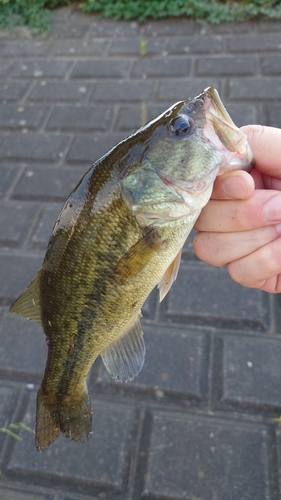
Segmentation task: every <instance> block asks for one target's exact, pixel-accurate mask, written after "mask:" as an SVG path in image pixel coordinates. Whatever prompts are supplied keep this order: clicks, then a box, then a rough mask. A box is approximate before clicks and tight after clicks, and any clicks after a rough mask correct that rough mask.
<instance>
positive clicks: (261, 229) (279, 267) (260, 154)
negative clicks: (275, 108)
mask: <svg viewBox="0 0 281 500" xmlns="http://www.w3.org/2000/svg"><path fill="white" fill-rule="evenodd" d="M242 129H243V131H244V132H245V133H246V135H247V137H248V142H249V144H250V147H251V149H252V151H253V154H254V158H255V166H254V169H253V170H252V172H251V174H248V173H247V172H244V171H242V170H239V171H238V170H237V171H235V172H229V173H226V174H224V175H222V176H220V177H217V179H216V181H215V184H214V189H213V193H212V197H211V200H210V201H209V203H208V204H207V205H206V207H205V208H204V209H203V210H202V213H201V215H200V217H199V219H198V221H197V223H196V225H195V229H197V230H198V231H199V232H198V234H197V235H196V236H195V239H194V251H195V254H196V255H197V257H199V259H201V260H203V261H205V262H207V263H209V264H212V265H214V266H223V265H227V269H228V272H229V274H230V276H231V277H232V279H233V280H234V281H237V282H238V283H240V284H241V285H244V286H247V287H251V288H259V289H260V290H264V291H266V292H271V293H277V292H281V238H280V236H281V192H280V191H281V129H277V128H272V127H262V126H260V125H248V126H246V127H243V128H242Z"/></svg>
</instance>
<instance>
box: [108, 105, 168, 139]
mask: <svg viewBox="0 0 281 500" xmlns="http://www.w3.org/2000/svg"><path fill="white" fill-rule="evenodd" d="M167 108H168V104H167V106H165V104H147V103H146V102H143V103H141V104H128V105H127V104H124V105H122V106H121V107H120V110H119V113H118V117H117V123H116V125H115V128H116V129H117V130H127V131H130V132H133V131H135V130H137V129H138V128H140V127H141V126H142V125H144V124H145V123H147V122H149V121H151V120H153V119H154V118H156V117H157V116H158V115H160V114H161V113H163V112H164V111H165V109H167Z"/></svg>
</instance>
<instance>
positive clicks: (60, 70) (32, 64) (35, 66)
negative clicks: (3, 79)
mask: <svg viewBox="0 0 281 500" xmlns="http://www.w3.org/2000/svg"><path fill="white" fill-rule="evenodd" d="M72 65H73V63H72V61H62V60H60V61H47V60H44V59H36V60H34V61H29V60H22V61H15V62H14V64H13V65H12V68H11V75H12V76H13V77H16V78H63V77H65V76H66V75H67V74H68V73H69V71H70V68H71V66H72Z"/></svg>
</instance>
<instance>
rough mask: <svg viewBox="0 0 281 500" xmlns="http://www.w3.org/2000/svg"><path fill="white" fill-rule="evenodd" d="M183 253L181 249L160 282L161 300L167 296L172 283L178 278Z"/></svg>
mask: <svg viewBox="0 0 281 500" xmlns="http://www.w3.org/2000/svg"><path fill="white" fill-rule="evenodd" d="M181 253H182V250H180V251H179V253H178V254H177V256H176V258H175V259H174V260H173V262H172V263H171V264H170V265H169V267H168V269H167V270H166V272H165V274H164V276H163V278H162V279H161V281H160V283H159V284H158V288H159V301H160V302H161V301H162V300H163V299H164V297H166V295H167V293H168V292H169V290H170V288H171V286H172V284H173V283H174V281H175V280H176V279H177V275H178V272H179V268H180V262H181Z"/></svg>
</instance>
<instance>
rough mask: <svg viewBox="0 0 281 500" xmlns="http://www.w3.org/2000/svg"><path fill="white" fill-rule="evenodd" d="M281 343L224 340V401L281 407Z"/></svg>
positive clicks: (262, 339) (234, 338) (275, 340)
mask: <svg viewBox="0 0 281 500" xmlns="http://www.w3.org/2000/svg"><path fill="white" fill-rule="evenodd" d="M280 356H281V342H280V340H279V339H274V338H267V339H264V338H256V337H254V338H248V337H243V338H242V339H241V337H240V336H235V337H233V338H232V337H225V338H223V394H222V400H223V401H225V402H230V403H234V404H239V403H245V404H248V405H250V406H271V407H279V408H280V407H281V395H280V379H281V366H280Z"/></svg>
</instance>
